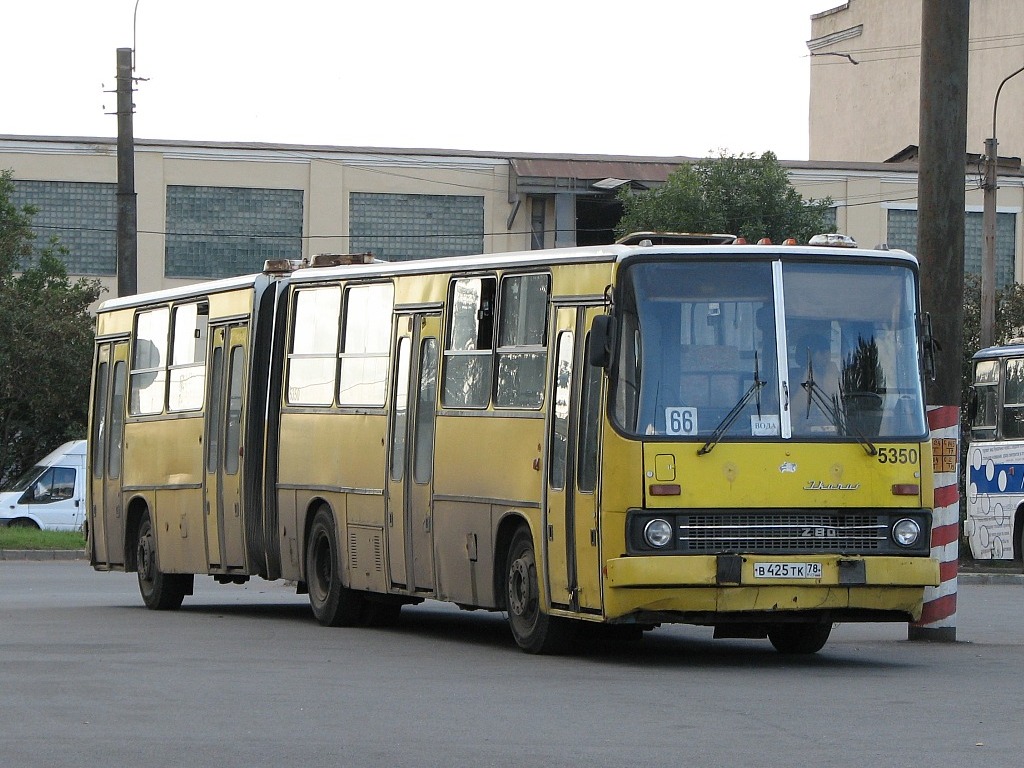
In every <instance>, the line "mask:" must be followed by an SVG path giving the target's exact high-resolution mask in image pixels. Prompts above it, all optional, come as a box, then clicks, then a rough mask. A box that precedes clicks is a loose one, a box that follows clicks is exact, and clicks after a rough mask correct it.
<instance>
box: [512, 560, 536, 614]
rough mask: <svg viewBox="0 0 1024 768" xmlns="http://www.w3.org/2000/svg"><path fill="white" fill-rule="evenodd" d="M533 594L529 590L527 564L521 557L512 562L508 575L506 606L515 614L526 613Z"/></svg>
mask: <svg viewBox="0 0 1024 768" xmlns="http://www.w3.org/2000/svg"><path fill="white" fill-rule="evenodd" d="M532 598H533V595H532V594H531V591H530V571H529V564H528V563H526V562H525V561H524V560H523V559H522V558H519V559H518V560H516V561H515V562H513V563H512V568H511V569H510V571H509V576H508V607H509V610H510V611H512V613H514V614H515V615H516V616H522V615H524V614H525V613H527V610H528V606H529V605H530V601H531V600H532Z"/></svg>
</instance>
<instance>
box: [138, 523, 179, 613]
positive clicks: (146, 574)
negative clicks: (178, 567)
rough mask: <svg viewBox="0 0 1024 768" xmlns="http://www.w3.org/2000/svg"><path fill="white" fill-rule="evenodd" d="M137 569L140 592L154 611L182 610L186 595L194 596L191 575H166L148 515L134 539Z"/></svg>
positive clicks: (148, 606) (147, 605)
mask: <svg viewBox="0 0 1024 768" xmlns="http://www.w3.org/2000/svg"><path fill="white" fill-rule="evenodd" d="M135 566H136V570H137V571H138V574H139V592H141V593H142V601H143V602H144V603H145V604H146V607H147V608H149V609H150V610H154V611H173V610H175V609H177V608H180V607H181V602H182V600H184V599H185V595H190V594H192V578H193V577H192V574H190V573H164V572H163V571H161V570H160V568H159V564H158V562H157V555H156V537H155V536H154V535H153V523H152V522H151V521H150V519H149V515H148V514H146V515H144V516H143V518H142V520H140V521H139V533H138V535H137V536H136V539H135Z"/></svg>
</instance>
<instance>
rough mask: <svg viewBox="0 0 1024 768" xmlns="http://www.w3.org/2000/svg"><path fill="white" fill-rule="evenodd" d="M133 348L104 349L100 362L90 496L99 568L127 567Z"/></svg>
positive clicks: (106, 346)
mask: <svg viewBox="0 0 1024 768" xmlns="http://www.w3.org/2000/svg"><path fill="white" fill-rule="evenodd" d="M127 388H128V342H127V341H117V342H112V343H109V344H101V345H100V347H99V349H98V350H97V357H96V384H95V389H94V393H93V396H94V398H95V401H94V402H93V423H92V435H91V440H90V444H89V450H90V452H91V454H90V463H91V467H90V471H91V472H92V492H91V493H90V495H89V504H90V515H89V518H90V526H91V527H92V528H91V530H90V531H89V538H90V540H91V541H92V547H93V552H92V557H93V558H94V560H95V561H96V562H98V563H106V564H108V565H121V564H123V563H124V505H123V502H122V499H121V464H122V456H123V450H124V417H125V393H126V392H127Z"/></svg>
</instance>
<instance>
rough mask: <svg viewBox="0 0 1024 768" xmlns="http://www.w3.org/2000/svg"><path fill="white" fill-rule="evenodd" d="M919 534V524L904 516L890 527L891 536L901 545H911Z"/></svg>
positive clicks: (915, 541)
mask: <svg viewBox="0 0 1024 768" xmlns="http://www.w3.org/2000/svg"><path fill="white" fill-rule="evenodd" d="M920 536H921V526H920V524H919V523H918V522H917V521H916V520H911V519H910V518H909V517H904V518H903V519H902V520H897V521H896V524H895V525H894V526H893V527H892V538H893V541H895V542H896V543H897V544H899V545H900V546H901V547H912V546H914V545H915V544H916V543H917V540H918V538H919V537H920Z"/></svg>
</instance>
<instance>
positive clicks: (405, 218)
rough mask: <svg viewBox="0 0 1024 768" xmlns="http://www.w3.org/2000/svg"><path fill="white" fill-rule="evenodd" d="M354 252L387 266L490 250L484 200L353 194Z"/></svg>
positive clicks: (352, 227)
mask: <svg viewBox="0 0 1024 768" xmlns="http://www.w3.org/2000/svg"><path fill="white" fill-rule="evenodd" d="M349 222H350V224H349V234H350V235H351V241H350V249H351V251H352V252H353V253H367V252H369V253H372V254H373V255H374V256H376V257H377V258H379V259H383V260H385V261H407V260H410V259H431V258H437V257H439V256H468V255H470V254H474V253H482V252H483V248H484V198H483V197H481V196H476V195H400V194H385V193H377V192H352V193H351V194H350V195H349Z"/></svg>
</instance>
